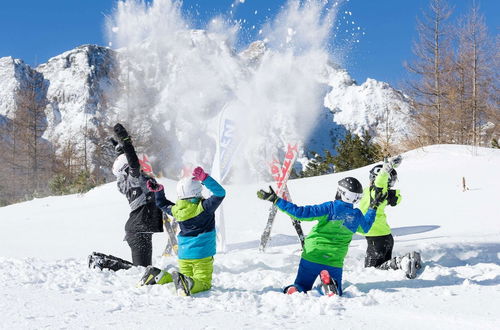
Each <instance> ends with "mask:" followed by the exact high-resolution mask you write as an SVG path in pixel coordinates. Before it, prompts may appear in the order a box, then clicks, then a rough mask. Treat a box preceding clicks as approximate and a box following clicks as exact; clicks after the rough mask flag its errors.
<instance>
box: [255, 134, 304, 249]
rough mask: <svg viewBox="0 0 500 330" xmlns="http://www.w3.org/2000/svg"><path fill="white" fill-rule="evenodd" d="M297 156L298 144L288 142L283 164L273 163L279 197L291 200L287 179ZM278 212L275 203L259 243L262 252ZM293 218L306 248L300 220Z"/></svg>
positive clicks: (272, 172) (272, 169)
mask: <svg viewBox="0 0 500 330" xmlns="http://www.w3.org/2000/svg"><path fill="white" fill-rule="evenodd" d="M297 156H298V145H297V144H295V145H293V146H292V145H290V144H288V146H287V152H286V154H285V160H284V162H283V165H281V167H280V166H279V161H277V160H274V161H273V162H272V163H271V174H272V176H273V178H274V180H275V181H276V185H277V186H278V189H277V191H276V194H277V195H278V197H281V198H283V199H285V200H287V201H291V196H290V192H289V191H288V187H287V181H288V178H289V177H290V174H291V173H292V168H293V164H294V163H295V160H297ZM277 212H278V208H277V207H276V205H274V204H273V205H272V206H271V209H270V210H269V217H268V218H267V223H266V227H265V228H264V232H263V233H262V236H261V238H260V245H259V251H260V252H264V251H265V249H266V247H267V245H268V243H269V241H270V238H271V229H272V227H273V223H274V218H275V217H276V213H277ZM291 219H292V225H293V227H294V228H295V231H296V232H297V235H298V237H299V240H300V245H301V246H302V248H304V238H305V237H304V232H303V231H302V227H301V225H300V222H299V221H297V220H295V219H293V218H291Z"/></svg>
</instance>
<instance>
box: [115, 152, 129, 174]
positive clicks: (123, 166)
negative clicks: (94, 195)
mask: <svg viewBox="0 0 500 330" xmlns="http://www.w3.org/2000/svg"><path fill="white" fill-rule="evenodd" d="M112 171H113V174H114V175H115V176H120V175H126V174H127V173H128V161H127V156H125V154H121V155H119V156H118V157H116V159H115V162H114V163H113V170H112Z"/></svg>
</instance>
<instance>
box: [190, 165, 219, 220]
mask: <svg viewBox="0 0 500 330" xmlns="http://www.w3.org/2000/svg"><path fill="white" fill-rule="evenodd" d="M193 180H198V181H200V182H201V184H202V185H204V186H205V187H207V189H208V190H210V192H211V193H212V196H210V198H208V199H205V200H204V201H203V202H202V204H203V209H204V210H205V211H207V212H211V213H214V212H215V210H217V208H218V207H219V205H220V203H222V200H223V199H224V197H225V196H226V190H225V189H224V188H223V187H222V186H221V185H220V184H219V183H218V182H217V181H215V179H214V178H212V177H211V176H210V175H209V174H208V173H206V172H205V171H204V170H203V168H201V167H199V166H198V167H197V168H195V169H194V170H193Z"/></svg>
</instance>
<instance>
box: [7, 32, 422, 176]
mask: <svg viewBox="0 0 500 330" xmlns="http://www.w3.org/2000/svg"><path fill="white" fill-rule="evenodd" d="M179 39H180V40H181V41H179V42H184V43H186V40H187V41H188V43H187V44H188V47H186V48H185V49H183V50H182V52H184V53H182V54H181V53H180V54H176V53H175V52H171V53H168V52H169V51H168V50H167V51H165V52H166V53H165V54H163V53H160V52H159V53H158V54H151V53H147V51H144V53H143V54H142V55H140V51H139V50H137V49H136V50H133V51H135V52H136V55H135V58H137V56H142V58H144V59H146V60H144V65H141V63H140V61H137V63H131V62H132V61H133V60H134V56H132V57H127V56H128V55H130V52H131V51H132V50H130V49H128V50H120V51H118V52H117V51H113V50H111V49H109V48H106V47H101V46H95V45H84V46H80V47H77V48H75V49H73V50H70V51H68V52H65V53H63V54H61V55H58V56H56V57H54V58H51V59H50V60H49V61H48V62H47V63H45V64H42V65H40V66H38V67H36V68H31V67H30V66H29V65H27V64H25V63H24V62H23V61H22V60H18V59H13V58H11V57H4V58H1V59H0V124H1V125H3V126H2V137H3V138H4V139H5V138H7V137H6V136H7V129H6V128H7V127H8V126H9V121H10V120H12V119H13V118H14V117H15V114H16V109H18V108H19V106H20V101H19V97H20V95H21V94H22V91H23V90H30V89H32V90H33V89H34V88H33V86H35V83H34V81H36V80H37V79H43V82H44V84H45V85H44V86H45V88H37V89H36V93H38V94H37V98H39V99H43V100H44V102H43V104H44V114H45V122H46V126H45V127H44V128H43V134H42V135H41V138H43V139H45V140H47V141H49V142H50V143H51V144H52V146H53V148H54V149H55V150H56V153H57V154H59V155H62V154H63V153H64V152H65V151H68V150H71V151H72V152H73V157H74V158H75V159H78V160H79V162H80V164H81V163H82V157H83V159H84V160H83V164H84V166H88V167H89V168H90V169H91V170H96V169H97V170H100V171H101V172H102V173H103V174H106V175H109V172H106V168H107V165H106V164H104V162H103V161H102V159H103V157H102V155H101V152H102V150H101V149H102V148H101V147H102V143H103V141H104V140H105V137H106V136H107V135H108V134H109V127H110V126H111V125H112V124H114V122H115V121H116V120H117V118H119V119H120V120H121V121H124V122H125V123H127V122H129V124H130V125H132V126H134V127H135V128H137V132H136V135H141V136H138V139H137V140H141V141H143V142H144V141H147V143H143V144H144V148H143V150H144V151H146V152H148V151H150V152H151V153H154V155H155V156H156V157H154V158H155V160H156V161H157V162H164V161H165V159H167V158H168V159H169V163H170V164H174V163H175V159H178V161H177V163H175V164H174V165H175V166H174V165H172V166H170V167H168V168H165V167H163V168H161V170H163V172H164V173H165V172H166V173H168V172H169V171H172V170H173V169H175V168H179V167H180V163H182V162H183V161H184V162H185V161H186V157H185V155H183V154H182V150H181V149H183V148H184V149H185V148H187V146H192V145H193V143H194V141H195V140H196V139H198V140H200V141H210V140H211V139H216V137H215V136H214V134H207V135H206V137H203V138H201V139H199V138H200V135H191V136H189V134H191V133H189V130H193V129H197V130H203V129H204V128H203V127H205V129H207V130H213V129H214V126H217V125H218V120H219V119H218V117H219V114H220V112H221V109H222V108H224V107H225V108H227V107H228V106H229V107H231V105H234V104H235V103H238V104H240V103H241V104H243V103H245V104H247V107H246V108H245V109H255V108H257V107H258V108H262V107H266V104H268V105H269V109H270V110H269V111H275V110H271V109H274V108H273V107H274V106H275V104H274V103H275V102H282V103H283V102H284V103H285V104H286V98H287V83H290V81H288V82H287V81H283V82H273V84H276V83H278V84H281V85H280V86H281V87H282V88H281V90H280V91H279V93H278V92H276V91H275V89H274V87H272V86H274V85H269V86H268V85H267V84H268V83H269V79H271V78H273V76H271V75H269V73H267V74H265V72H269V68H266V67H264V65H269V67H276V65H277V64H276V63H277V62H276V59H273V56H274V57H276V55H275V53H273V51H272V50H270V49H268V48H267V46H266V43H265V42H263V41H259V42H255V43H253V44H251V45H250V46H249V48H248V49H246V50H244V51H243V52H241V53H239V54H237V53H235V52H232V51H230V50H228V47H227V44H225V43H223V42H221V41H220V40H217V38H215V37H213V35H211V34H209V33H204V32H200V31H194V32H193V33H191V34H190V35H188V36H186V35H183V36H182V37H180V38H179ZM189 40H191V41H189ZM146 49H147V47H146ZM127 51H128V52H127ZM186 52H189V54H191V55H190V56H193V57H186V56H184V55H183V54H185V53H186ZM194 52H197V54H196V56H194V55H192V54H193V53H194ZM137 54H139V55H137ZM204 54H205V55H206V56H207V59H209V60H211V59H214V58H217V59H218V61H219V62H220V63H219V64H216V63H215V64H214V61H215V60H213V61H209V60H207V61H206V62H204V56H205V55H204ZM177 55H178V56H177ZM155 56H156V57H155ZM269 59H271V61H270V60H269ZM277 60H279V61H282V59H281V58H278V59H277ZM292 60H293V61H291V62H290V64H289V66H290V67H292V69H294V70H300V69H301V67H300V66H301V64H300V61H301V58H300V57H299V56H296V57H295V58H292ZM161 61H163V62H161ZM189 61H191V63H190V62H189ZM198 61H200V63H197V62H198ZM266 61H267V63H266ZM273 61H274V62H273ZM263 63H264V64H263ZM125 65H127V66H126V67H125ZM215 65H219V66H217V67H215ZM158 66H161V68H160V69H158ZM209 66H214V67H215V69H214V71H210V69H211V68H210V67H209ZM200 68H203V70H202V69H200ZM221 68H222V69H223V68H225V69H227V70H231V72H237V73H234V74H233V73H231V74H228V73H227V72H221V71H222V69H221ZM190 70H191V71H190ZM287 70H289V69H287ZM212 72H217V74H218V75H219V77H217V78H218V79H219V80H218V81H219V82H221V83H220V86H218V85H217V84H218V82H217V83H216V84H215V85H210V84H207V83H206V81H209V79H212V78H213V74H212ZM280 74H282V71H279V70H278V71H276V73H274V75H275V76H274V78H275V77H276V75H280ZM314 76H315V79H316V82H314V84H315V86H316V85H317V86H319V87H315V89H314V90H312V91H313V92H314V93H312V94H311V93H310V91H309V90H304V91H303V93H304V96H307V97H309V98H313V99H316V101H314V102H317V103H318V104H319V105H320V107H321V105H322V106H323V109H322V110H321V111H320V112H311V113H310V114H309V110H308V109H307V108H306V106H307V103H305V106H303V107H302V108H301V109H302V110H300V118H301V119H299V120H298V122H297V120H296V121H295V122H293V123H291V124H290V125H292V126H289V127H288V128H287V125H289V124H288V122H289V118H288V119H287V118H284V119H283V120H282V122H278V124H277V125H276V127H274V128H273V130H271V129H270V130H269V134H271V131H272V132H273V133H272V134H275V135H276V136H277V137H278V138H279V139H280V141H281V142H280V143H281V145H283V144H284V143H285V142H284V141H286V140H287V139H288V138H289V137H293V138H294V139H297V138H299V139H302V145H303V147H304V150H305V151H310V150H315V151H322V150H325V149H326V150H333V148H334V143H335V141H336V140H337V139H338V138H341V137H343V135H344V134H345V132H346V130H350V131H352V132H354V133H356V134H361V132H362V131H363V130H365V129H366V130H368V131H369V132H370V133H372V134H373V135H376V136H377V137H379V138H383V139H390V140H391V141H392V142H397V141H399V140H401V139H402V138H404V136H405V134H406V131H405V130H406V128H407V127H408V125H409V114H410V113H411V111H412V110H411V106H410V101H409V99H408V98H407V97H406V96H405V95H404V94H402V93H401V92H399V91H397V90H395V89H394V88H392V87H391V86H390V85H388V84H386V83H383V82H379V81H376V80H373V79H368V80H367V81H366V82H364V83H363V84H361V85H358V84H356V82H355V81H354V80H353V79H352V78H351V77H350V76H349V74H348V73H347V72H346V71H345V70H342V69H340V68H338V67H335V65H333V64H332V65H327V66H325V67H321V68H318V69H317V72H315V73H314ZM36 77H38V78H36ZM228 77H229V78H228ZM248 77H250V78H248ZM270 77H271V78H270ZM249 80H252V81H251V84H250V83H248V81H249ZM245 84H246V85H245ZM236 85H238V86H240V87H241V86H245V88H239V89H237V88H236V87H235V86H236ZM250 85H251V86H250ZM126 87H127V88H128V89H127V88H126ZM260 87H261V88H263V89H264V91H263V95H264V94H269V93H271V94H272V93H274V94H272V95H271V96H272V97H270V98H269V99H266V100H265V102H261V103H258V102H257V101H258V99H259V98H260V99H261V96H259V95H260V94H255V95H253V96H252V91H255V90H258V89H259V88H260ZM301 88H302V87H301V86H299V87H297V86H294V85H292V84H291V85H290V93H293V94H297V93H301V92H302V89H301ZM124 91H126V94H127V95H124V93H125V92H124ZM186 91H188V92H189V93H186ZM318 91H319V92H318ZM182 93H185V95H184V96H183V97H182V98H181V97H179V95H181V94H182ZM203 94H205V95H203ZM306 94H308V95H306ZM295 96H297V95H295ZM207 97H208V98H211V99H210V100H209V102H205V101H204V100H205V99H206V98H207ZM131 98H134V100H130V99H131ZM141 98H142V100H141ZM231 98H233V99H232V100H230V99H231ZM300 99H301V98H300V97H299V98H297V100H300ZM228 100H230V101H228ZM235 100H236V101H235ZM283 100H284V101H283ZM266 102H267V103H266ZM270 102H274V103H273V104H271V103H270ZM294 102H297V101H294ZM125 103H126V104H125ZM130 104H132V105H133V106H134V112H133V113H130V112H129V113H124V112H123V110H120V109H124V108H126V107H127V108H128V107H130ZM207 104H208V105H207ZM248 104H251V106H248ZM193 105H196V106H195V108H196V109H199V111H200V116H202V117H203V118H204V119H203V120H204V121H205V122H206V123H208V124H207V126H202V127H190V126H189V124H190V122H191V123H192V120H193V115H192V113H188V112H186V111H188V110H184V112H181V111H178V110H174V109H179V108H186V109H188V108H190V107H191V108H192V107H193ZM299 105H300V104H299ZM280 106H281V105H279V106H277V107H276V109H277V110H276V111H275V113H276V114H277V116H278V115H280V108H279V107H280ZM241 109H242V107H237V106H236V111H243V110H241ZM120 111H122V112H121V113H120ZM249 111H252V110H249ZM259 115H260V114H259ZM243 117H244V116H243ZM285 117H286V116H285ZM308 117H311V118H310V119H312V121H313V125H312V126H313V127H312V129H310V130H309V133H307V135H302V136H301V135H300V134H298V133H290V135H289V136H287V134H288V133H287V132H289V131H292V132H293V131H296V129H295V127H300V124H301V122H300V120H302V118H308ZM264 118H265V117H262V118H261V119H262V120H265V119H264ZM257 119H259V118H257ZM293 125H295V126H293ZM191 126H192V125H191ZM290 127H291V128H293V129H289V128H290ZM139 128H140V129H139ZM215 129H217V127H216V128H215ZM139 132H140V133H139ZM267 133H268V132H267V131H265V130H264V131H261V132H260V133H259V134H260V135H262V136H261V137H258V138H259V139H260V138H262V139H263V141H265V138H266V134H267ZM294 134H295V135H294ZM301 134H303V133H301ZM151 135H154V137H155V138H156V141H157V142H156V144H155V142H154V141H155V139H154V138H153V137H152V136H151ZM186 136H189V137H186ZM269 136H271V135H269ZM276 136H274V135H273V137H272V138H269V139H268V140H272V139H275V138H276ZM158 138H159V139H158ZM193 139H195V140H193ZM254 139H255V138H254ZM158 140H159V141H158ZM196 143H199V142H196ZM200 143H204V147H203V149H204V156H203V159H195V160H194V161H199V162H201V163H203V164H204V165H205V166H208V165H209V164H210V163H211V162H212V158H213V157H215V156H214V155H215V152H216V150H215V149H216V143H213V142H208V143H205V142H200ZM263 143H265V142H263ZM193 150H196V147H194V148H193ZM193 150H191V151H190V152H191V153H192V152H193ZM257 150H258V149H252V153H253V154H255V152H256V151H257ZM172 155H176V156H175V157H174V158H172ZM195 158H196V157H195ZM245 162H246V166H248V160H245ZM167 175H168V174H167Z"/></svg>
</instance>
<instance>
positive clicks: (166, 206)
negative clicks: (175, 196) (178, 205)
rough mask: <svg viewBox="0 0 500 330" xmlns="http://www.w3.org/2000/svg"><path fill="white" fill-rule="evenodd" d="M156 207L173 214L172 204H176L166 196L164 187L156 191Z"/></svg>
mask: <svg viewBox="0 0 500 330" xmlns="http://www.w3.org/2000/svg"><path fill="white" fill-rule="evenodd" d="M155 203H156V207H158V208H159V209H160V210H162V211H163V212H164V213H167V214H168V215H172V206H173V205H175V204H174V203H172V202H171V201H169V200H168V199H167V198H166V197H165V191H164V190H163V189H162V190H160V191H157V192H155Z"/></svg>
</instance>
